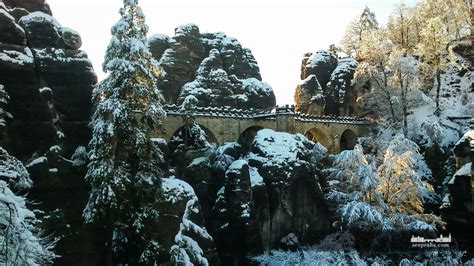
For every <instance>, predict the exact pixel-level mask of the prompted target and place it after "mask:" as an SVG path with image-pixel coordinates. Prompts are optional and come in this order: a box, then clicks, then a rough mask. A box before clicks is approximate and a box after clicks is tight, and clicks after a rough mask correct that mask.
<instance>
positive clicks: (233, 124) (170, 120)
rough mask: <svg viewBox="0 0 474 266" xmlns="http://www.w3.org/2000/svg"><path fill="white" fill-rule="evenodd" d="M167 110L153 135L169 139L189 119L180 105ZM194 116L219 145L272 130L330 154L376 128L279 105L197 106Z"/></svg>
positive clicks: (361, 120) (355, 120) (361, 121)
mask: <svg viewBox="0 0 474 266" xmlns="http://www.w3.org/2000/svg"><path fill="white" fill-rule="evenodd" d="M164 110H165V111H166V113H167V116H166V117H164V118H163V119H162V123H163V127H162V129H161V130H157V131H156V132H154V133H153V136H154V137H161V138H164V139H166V140H169V139H171V137H172V136H173V135H174V134H175V133H176V132H178V130H180V129H182V127H183V126H184V125H185V123H186V119H185V115H184V113H183V112H182V111H181V110H180V106H177V105H166V106H164ZM192 114H193V116H194V117H195V122H196V123H197V124H199V125H200V126H201V127H202V128H203V129H204V130H205V131H206V133H207V134H208V136H211V138H212V139H214V140H215V141H216V142H217V143H218V144H223V143H224V142H228V141H237V140H238V139H239V138H240V137H241V136H251V135H252V134H255V133H256V131H258V130H259V129H262V128H269V129H273V130H276V131H283V132H288V133H292V134H295V133H301V134H305V135H306V136H307V137H308V138H310V139H311V140H314V141H319V142H320V143H322V144H323V145H325V146H326V148H328V150H329V151H330V152H337V151H339V150H341V149H345V148H350V147H353V145H355V144H354V139H357V137H359V136H367V135H370V134H371V133H372V132H374V130H373V129H374V128H375V127H374V125H375V123H374V122H372V121H370V120H368V119H365V118H360V117H338V116H312V115H308V114H303V113H299V112H295V111H294V107H293V106H290V105H285V106H276V107H275V108H274V109H273V110H259V109H245V110H243V109H235V108H229V107H196V108H195V110H194V111H193V113H192ZM249 134H250V135H249Z"/></svg>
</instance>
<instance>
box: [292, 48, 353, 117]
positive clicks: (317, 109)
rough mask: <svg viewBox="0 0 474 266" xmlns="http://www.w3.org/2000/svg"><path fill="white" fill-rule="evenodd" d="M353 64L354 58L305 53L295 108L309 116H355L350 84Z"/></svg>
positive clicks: (322, 53) (321, 52) (323, 53)
mask: <svg viewBox="0 0 474 266" xmlns="http://www.w3.org/2000/svg"><path fill="white" fill-rule="evenodd" d="M356 66H357V62H356V61H355V60H354V59H351V58H342V59H337V58H336V56H335V55H334V54H332V53H331V52H327V51H319V52H316V53H314V54H312V53H307V54H305V55H304V58H303V60H302V63H301V76H300V78H301V82H300V84H298V86H297V87H296V91H295V110H296V111H299V112H302V113H307V114H311V115H343V116H349V115H351V116H352V115H357V110H356V109H357V108H356V107H355V101H356V98H357V92H356V91H355V90H354V88H353V84H352V80H353V78H354V73H355V68H356Z"/></svg>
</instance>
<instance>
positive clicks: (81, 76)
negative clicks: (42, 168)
mask: <svg viewBox="0 0 474 266" xmlns="http://www.w3.org/2000/svg"><path fill="white" fill-rule="evenodd" d="M30 12H31V13H30ZM44 12H46V13H44ZM50 14H51V11H50V9H49V6H48V5H47V4H46V3H44V1H38V0H36V1H34V0H28V1H13V0H12V1H7V0H5V1H3V2H0V21H2V23H0V28H2V30H1V31H0V72H1V73H2V75H1V76H0V84H2V85H4V87H5V90H6V91H7V93H8V94H9V95H10V104H9V105H8V108H7V109H8V111H9V112H10V113H11V114H12V116H13V118H14V119H13V120H11V121H9V123H8V132H9V134H8V136H9V139H8V141H7V142H6V143H3V144H4V145H5V146H6V147H7V148H8V150H9V151H10V152H11V153H12V154H14V155H15V156H17V157H19V158H21V159H27V158H29V157H30V156H32V155H33V154H34V153H35V152H36V153H37V152H39V153H42V152H45V151H46V150H47V149H48V148H49V147H50V146H51V145H53V144H56V143H58V141H59V142H62V144H63V149H64V152H65V153H66V154H71V153H72V152H73V151H74V149H75V148H76V147H77V146H78V145H86V144H87V142H88V140H89V130H88V128H87V122H88V120H89V117H90V113H91V102H90V97H91V91H92V86H93V85H94V84H95V83H96V82H97V77H96V75H95V73H94V71H93V69H92V64H91V62H90V61H89V59H88V58H87V54H86V53H85V52H83V51H80V50H78V49H79V48H80V45H81V40H80V36H79V34H77V33H76V32H75V31H73V30H70V29H68V28H64V27H62V26H61V25H60V24H59V22H57V21H56V20H55V19H54V18H53V17H51V16H50ZM20 15H22V16H20ZM32 129H33V130H32ZM33 132H34V133H33Z"/></svg>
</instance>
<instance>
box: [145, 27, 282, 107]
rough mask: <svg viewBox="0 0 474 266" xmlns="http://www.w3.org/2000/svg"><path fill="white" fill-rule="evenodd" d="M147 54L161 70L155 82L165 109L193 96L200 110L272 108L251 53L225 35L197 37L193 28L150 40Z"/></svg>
mask: <svg viewBox="0 0 474 266" xmlns="http://www.w3.org/2000/svg"><path fill="white" fill-rule="evenodd" d="M149 44H150V50H151V52H152V54H153V56H154V57H155V59H156V60H158V61H159V65H160V66H161V67H162V69H163V75H162V77H161V78H160V79H159V84H158V86H159V88H160V89H161V90H162V92H163V94H164V97H165V99H166V101H167V102H168V103H175V104H181V102H182V101H183V100H184V98H186V96H189V95H194V96H195V97H196V98H198V100H199V104H198V105H200V106H223V105H226V106H230V107H235V108H240V109H247V108H259V109H267V108H273V107H274V106H275V103H276V100H275V95H274V94H273V91H272V89H271V87H270V86H269V85H268V84H267V83H265V82H262V81H261V80H262V78H261V76H260V73H259V68H258V65H257V62H256V60H255V58H254V57H253V55H252V53H251V51H250V50H249V49H247V48H242V46H241V44H240V43H239V42H238V41H237V39H235V38H231V37H227V36H226V35H225V34H224V33H200V31H199V28H198V27H197V26H196V25H194V24H186V25H182V26H179V27H178V28H176V30H175V36H173V37H168V36H165V35H160V34H158V35H154V36H152V37H151V38H150V40H149Z"/></svg>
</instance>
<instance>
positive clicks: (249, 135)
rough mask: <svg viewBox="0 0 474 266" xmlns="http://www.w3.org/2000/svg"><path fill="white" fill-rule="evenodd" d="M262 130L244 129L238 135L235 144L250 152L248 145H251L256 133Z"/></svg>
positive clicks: (255, 128)
mask: <svg viewBox="0 0 474 266" xmlns="http://www.w3.org/2000/svg"><path fill="white" fill-rule="evenodd" d="M262 129H264V127H262V126H250V127H248V128H246V129H245V130H244V131H242V133H240V135H239V139H238V140H237V142H238V143H239V144H240V145H241V146H242V147H243V148H244V149H245V150H250V145H251V144H252V141H253V139H254V138H255V136H256V135H257V132H258V131H260V130H262Z"/></svg>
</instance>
